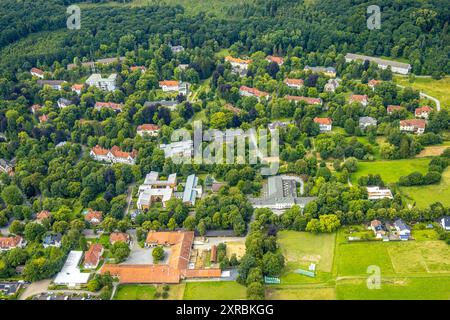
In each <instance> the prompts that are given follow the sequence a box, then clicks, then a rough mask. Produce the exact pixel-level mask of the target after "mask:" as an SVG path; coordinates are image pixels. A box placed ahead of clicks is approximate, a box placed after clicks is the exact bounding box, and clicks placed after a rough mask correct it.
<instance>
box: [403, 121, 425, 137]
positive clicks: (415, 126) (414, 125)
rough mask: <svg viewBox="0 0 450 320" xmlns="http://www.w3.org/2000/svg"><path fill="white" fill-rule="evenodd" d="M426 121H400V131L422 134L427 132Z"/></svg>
mask: <svg viewBox="0 0 450 320" xmlns="http://www.w3.org/2000/svg"><path fill="white" fill-rule="evenodd" d="M426 124H427V123H426V121H425V120H424V119H407V120H401V121H400V131H406V132H412V133H415V134H422V133H424V132H425V127H426Z"/></svg>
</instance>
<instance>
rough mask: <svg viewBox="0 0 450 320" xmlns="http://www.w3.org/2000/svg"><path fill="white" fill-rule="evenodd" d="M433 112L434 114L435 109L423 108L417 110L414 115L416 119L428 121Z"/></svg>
mask: <svg viewBox="0 0 450 320" xmlns="http://www.w3.org/2000/svg"><path fill="white" fill-rule="evenodd" d="M431 112H433V109H432V108H430V107H429V106H423V107H419V108H416V110H415V112H414V114H415V116H416V118H422V119H428V118H429V117H430V114H431Z"/></svg>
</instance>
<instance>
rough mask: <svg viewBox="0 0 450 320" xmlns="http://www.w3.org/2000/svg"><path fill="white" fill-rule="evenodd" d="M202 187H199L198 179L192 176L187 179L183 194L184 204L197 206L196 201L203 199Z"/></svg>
mask: <svg viewBox="0 0 450 320" xmlns="http://www.w3.org/2000/svg"><path fill="white" fill-rule="evenodd" d="M201 196H202V186H200V185H198V178H197V177H196V176H195V174H191V175H189V176H188V177H187V179H186V185H185V186H184V192H183V203H184V204H188V205H191V206H194V205H195V199H196V198H201Z"/></svg>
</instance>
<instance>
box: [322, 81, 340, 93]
mask: <svg viewBox="0 0 450 320" xmlns="http://www.w3.org/2000/svg"><path fill="white" fill-rule="evenodd" d="M338 87H339V79H329V80H328V82H327V84H325V86H324V90H325V91H326V92H335V91H336V89H337V88H338Z"/></svg>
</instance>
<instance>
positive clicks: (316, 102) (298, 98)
mask: <svg viewBox="0 0 450 320" xmlns="http://www.w3.org/2000/svg"><path fill="white" fill-rule="evenodd" d="M284 98H285V99H287V100H288V101H291V102H292V101H293V102H295V103H298V102H300V101H304V102H306V103H307V104H309V105H315V106H320V105H322V99H320V98H310V97H303V96H285V97H284Z"/></svg>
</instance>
